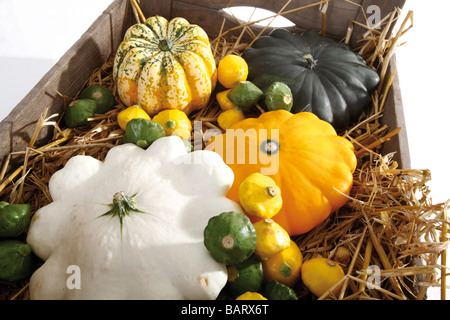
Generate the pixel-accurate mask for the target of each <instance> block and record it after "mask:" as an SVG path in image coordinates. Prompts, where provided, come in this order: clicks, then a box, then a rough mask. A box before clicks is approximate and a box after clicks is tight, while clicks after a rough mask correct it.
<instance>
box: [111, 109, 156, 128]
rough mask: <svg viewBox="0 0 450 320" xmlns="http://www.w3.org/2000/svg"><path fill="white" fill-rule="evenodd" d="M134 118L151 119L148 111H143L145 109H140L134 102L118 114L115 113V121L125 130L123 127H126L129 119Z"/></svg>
mask: <svg viewBox="0 0 450 320" xmlns="http://www.w3.org/2000/svg"><path fill="white" fill-rule="evenodd" d="M136 118H142V119H147V120H151V118H150V116H149V115H148V113H147V112H145V110H144V109H142V108H141V107H140V106H139V105H137V104H135V105H132V106H131V107H128V108H126V109H124V110H122V111H120V112H119V114H118V115H117V122H118V123H119V126H120V128H121V129H122V130H124V131H125V128H126V127H127V123H128V122H129V121H130V120H131V119H136Z"/></svg>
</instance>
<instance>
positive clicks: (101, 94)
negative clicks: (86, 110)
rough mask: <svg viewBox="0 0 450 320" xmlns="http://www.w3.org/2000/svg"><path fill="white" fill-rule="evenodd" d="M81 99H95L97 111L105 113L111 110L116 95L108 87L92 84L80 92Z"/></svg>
mask: <svg viewBox="0 0 450 320" xmlns="http://www.w3.org/2000/svg"><path fill="white" fill-rule="evenodd" d="M80 99H91V100H94V101H95V104H96V108H95V113H99V114H103V113H106V112H108V111H109V110H111V109H112V108H113V106H114V103H115V98H114V95H113V94H112V92H111V91H109V89H108V88H105V87H102V86H90V87H87V88H85V89H83V91H81V93H80Z"/></svg>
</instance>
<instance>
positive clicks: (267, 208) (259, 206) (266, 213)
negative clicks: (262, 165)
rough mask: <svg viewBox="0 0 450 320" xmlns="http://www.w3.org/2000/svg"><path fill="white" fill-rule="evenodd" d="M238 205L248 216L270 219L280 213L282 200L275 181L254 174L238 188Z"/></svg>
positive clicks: (259, 174) (257, 173)
mask: <svg viewBox="0 0 450 320" xmlns="http://www.w3.org/2000/svg"><path fill="white" fill-rule="evenodd" d="M239 203H240V204H241V206H242V208H243V209H244V210H245V212H246V213H247V214H248V215H250V216H252V217H258V218H263V219H270V218H272V217H273V216H274V215H276V214H277V213H278V212H279V211H280V209H281V207H282V205H283V200H282V198H281V191H280V188H279V187H278V186H277V184H276V183H275V181H274V180H273V179H272V178H270V177H269V176H266V175H263V174H261V173H259V172H255V173H252V174H250V175H249V176H248V177H247V178H245V179H244V181H242V183H241V185H240V186H239Z"/></svg>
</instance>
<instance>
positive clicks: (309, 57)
mask: <svg viewBox="0 0 450 320" xmlns="http://www.w3.org/2000/svg"><path fill="white" fill-rule="evenodd" d="M303 59H305V60H306V62H307V67H308V68H309V69H314V67H315V66H316V62H317V60H314V58H313V56H312V55H311V54H309V53H308V54H305V55H304V56H303Z"/></svg>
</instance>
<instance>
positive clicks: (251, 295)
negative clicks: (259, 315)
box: [236, 291, 267, 300]
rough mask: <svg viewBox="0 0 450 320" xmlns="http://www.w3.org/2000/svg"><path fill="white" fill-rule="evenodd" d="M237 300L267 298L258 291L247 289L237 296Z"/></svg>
mask: <svg viewBox="0 0 450 320" xmlns="http://www.w3.org/2000/svg"><path fill="white" fill-rule="evenodd" d="M236 300H267V298H265V297H264V296H263V295H262V294H260V293H258V292H251V291H247V292H245V293H243V294H241V295H240V296H239V297H237V298H236Z"/></svg>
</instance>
